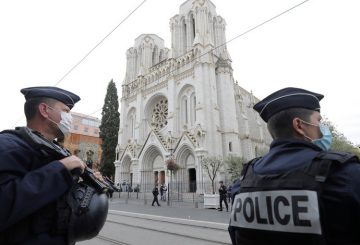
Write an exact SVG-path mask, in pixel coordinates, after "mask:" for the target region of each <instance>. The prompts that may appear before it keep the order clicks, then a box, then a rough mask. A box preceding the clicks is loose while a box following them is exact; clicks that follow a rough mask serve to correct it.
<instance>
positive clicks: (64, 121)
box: [57, 111, 72, 135]
mask: <svg viewBox="0 0 360 245" xmlns="http://www.w3.org/2000/svg"><path fill="white" fill-rule="evenodd" d="M71 123H72V116H71V114H70V112H64V111H62V112H61V121H60V123H59V124H57V125H58V127H59V129H60V131H61V132H62V133H63V134H64V135H67V134H69V133H70V129H71Z"/></svg>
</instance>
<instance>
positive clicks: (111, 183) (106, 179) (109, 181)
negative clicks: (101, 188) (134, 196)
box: [104, 176, 121, 192]
mask: <svg viewBox="0 0 360 245" xmlns="http://www.w3.org/2000/svg"><path fill="white" fill-rule="evenodd" d="M104 180H105V181H106V182H107V184H108V185H109V186H110V187H111V189H109V191H110V192H120V191H121V190H120V188H117V187H116V185H115V183H114V182H113V181H112V180H111V179H110V178H109V177H107V176H104Z"/></svg>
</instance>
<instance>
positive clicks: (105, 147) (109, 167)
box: [100, 80, 120, 176]
mask: <svg viewBox="0 0 360 245" xmlns="http://www.w3.org/2000/svg"><path fill="white" fill-rule="evenodd" d="M118 110H119V101H118V95H117V89H116V85H115V83H114V82H113V80H111V81H110V83H109V85H108V87H107V92H106V96H105V102H104V106H103V108H102V112H101V115H102V118H101V125H100V138H101V139H102V141H103V142H102V145H101V149H102V155H101V163H100V166H101V167H100V171H101V173H102V174H103V175H105V176H114V172H115V166H114V162H115V155H116V152H115V149H116V145H117V140H118V132H119V123H120V113H119V111H118Z"/></svg>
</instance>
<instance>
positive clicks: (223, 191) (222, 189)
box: [219, 180, 229, 212]
mask: <svg viewBox="0 0 360 245" xmlns="http://www.w3.org/2000/svg"><path fill="white" fill-rule="evenodd" d="M219 184H220V188H219V195H220V209H219V211H223V206H222V203H223V201H224V203H225V207H226V212H228V211H229V206H228V203H227V201H226V195H227V189H226V186H225V185H224V181H222V180H220V181H219Z"/></svg>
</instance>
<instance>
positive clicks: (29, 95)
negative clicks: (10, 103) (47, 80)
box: [20, 86, 80, 109]
mask: <svg viewBox="0 0 360 245" xmlns="http://www.w3.org/2000/svg"><path fill="white" fill-rule="evenodd" d="M20 92H21V93H22V94H23V95H24V96H25V99H26V100H30V99H33V98H39V97H46V98H52V99H55V100H58V101H60V102H62V103H64V104H65V105H67V106H68V107H69V108H70V109H71V108H73V107H74V105H75V103H76V102H78V101H79V100H80V97H79V96H78V95H76V94H74V93H71V92H69V91H67V90H64V89H61V88H58V87H45V86H43V87H30V88H23V89H21V90H20Z"/></svg>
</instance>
